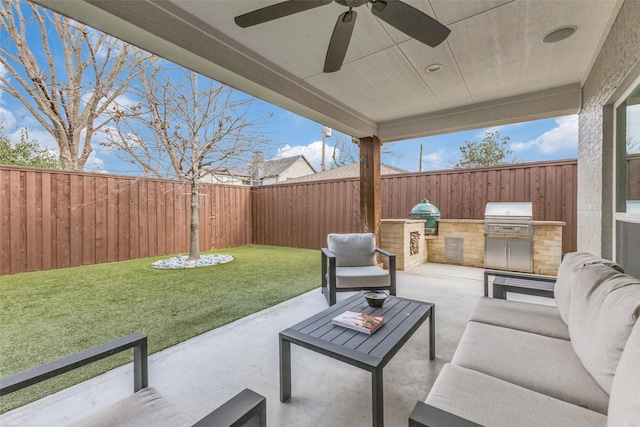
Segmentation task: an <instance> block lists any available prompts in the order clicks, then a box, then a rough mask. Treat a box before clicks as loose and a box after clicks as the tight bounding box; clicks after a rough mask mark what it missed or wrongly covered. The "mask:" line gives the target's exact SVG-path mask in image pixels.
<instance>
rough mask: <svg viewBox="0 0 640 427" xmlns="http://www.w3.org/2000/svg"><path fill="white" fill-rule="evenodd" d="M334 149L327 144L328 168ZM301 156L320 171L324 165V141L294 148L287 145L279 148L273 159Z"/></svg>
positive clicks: (326, 160) (326, 158) (326, 162)
mask: <svg viewBox="0 0 640 427" xmlns="http://www.w3.org/2000/svg"><path fill="white" fill-rule="evenodd" d="M333 149H334V147H333V146H331V145H329V144H325V151H324V159H325V164H326V165H327V166H329V165H330V164H331V160H332V159H331V156H332V155H333ZM338 154H340V153H336V156H337V155H338ZM299 155H303V156H304V157H305V158H306V159H307V161H309V163H311V165H312V166H313V167H314V168H315V169H316V170H320V165H321V164H322V141H314V142H312V143H311V144H309V145H295V146H293V147H292V146H290V145H289V144H287V145H285V146H284V147H280V148H278V152H277V153H276V155H275V156H273V158H274V159H281V158H283V157H292V156H299Z"/></svg>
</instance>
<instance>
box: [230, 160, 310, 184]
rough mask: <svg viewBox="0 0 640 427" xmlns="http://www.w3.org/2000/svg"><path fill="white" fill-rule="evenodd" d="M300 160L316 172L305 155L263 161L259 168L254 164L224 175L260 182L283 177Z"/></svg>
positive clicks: (232, 170)
mask: <svg viewBox="0 0 640 427" xmlns="http://www.w3.org/2000/svg"><path fill="white" fill-rule="evenodd" d="M300 159H302V160H304V161H305V162H306V163H307V164H308V165H309V168H310V169H311V170H313V171H315V169H313V166H311V164H310V163H309V161H308V160H307V159H306V158H305V157H304V156H303V155H298V156H291V157H283V158H280V159H273V160H261V161H259V162H260V165H259V166H258V167H256V165H254V164H253V163H252V164H249V165H248V166H247V167H244V168H238V169H230V170H229V171H228V172H225V173H224V174H222V175H231V176H236V177H238V178H244V177H246V178H252V179H254V180H260V179H263V178H269V177H272V176H279V175H281V174H282V173H283V172H285V171H286V170H287V169H289V168H290V167H291V166H292V165H293V164H294V163H295V162H297V161H298V160H300ZM218 175H220V173H218ZM312 175H313V174H312Z"/></svg>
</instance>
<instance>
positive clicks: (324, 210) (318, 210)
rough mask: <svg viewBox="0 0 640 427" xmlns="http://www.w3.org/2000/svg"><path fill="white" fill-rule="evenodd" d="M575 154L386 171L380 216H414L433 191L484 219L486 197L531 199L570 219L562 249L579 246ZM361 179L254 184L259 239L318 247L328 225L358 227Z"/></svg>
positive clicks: (447, 212)
mask: <svg viewBox="0 0 640 427" xmlns="http://www.w3.org/2000/svg"><path fill="white" fill-rule="evenodd" d="M576 183H577V161H576V160H575V159H574V160H565V161H557V162H539V163H524V164H513V165H505V166H494V167H486V168H473V169H455V170H447V171H436V172H421V173H409V174H400V175H390V176H383V177H382V201H381V202H382V218H386V219H397V218H408V217H409V211H410V210H411V208H412V207H413V206H414V205H416V204H417V203H419V202H420V201H421V200H422V199H424V198H427V199H429V201H430V202H431V203H433V204H435V205H436V206H437V207H438V208H439V209H440V213H441V216H442V218H447V219H484V208H485V205H486V204H487V202H507V201H510V202H518V201H531V202H533V219H534V220H536V221H564V222H566V223H567V225H566V226H565V227H564V231H563V251H565V252H569V251H575V250H576V242H577V238H576V204H577V189H576ZM359 197H360V196H359V182H358V179H357V178H353V179H345V180H340V181H319V182H313V183H299V184H278V185H272V186H265V187H254V189H253V215H252V217H253V242H254V243H257V244H264V245H283V246H294V247H302V248H310V249H317V248H320V247H323V246H326V236H327V234H328V233H343V232H354V231H358V230H360V219H359V215H358V210H359Z"/></svg>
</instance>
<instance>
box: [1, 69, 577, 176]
mask: <svg viewBox="0 0 640 427" xmlns="http://www.w3.org/2000/svg"><path fill="white" fill-rule="evenodd" d="M3 72H5V71H4V70H3V69H2V68H1V66H0V73H3ZM265 109H266V110H268V111H269V112H271V113H272V114H273V115H272V117H271V118H269V119H268V122H267V123H265V125H264V126H263V131H264V133H265V135H266V137H267V138H268V140H269V142H268V144H267V146H266V147H265V149H264V153H263V154H264V158H265V159H272V158H277V157H287V156H296V155H300V154H302V155H304V156H305V158H306V159H307V160H308V161H309V163H311V165H312V166H313V167H314V169H315V170H316V171H320V170H321V159H322V154H321V153H322V134H323V132H322V128H323V126H322V124H320V123H316V122H313V121H311V120H308V119H306V118H304V117H302V116H299V115H297V114H295V113H292V112H289V111H286V110H283V109H281V108H279V107H276V106H273V105H270V104H267V103H265V102H262V101H260V102H259V103H258V105H257V109H256V111H258V110H259V111H261V112H262V111H264V110H265ZM0 123H2V124H3V125H4V127H5V132H6V133H7V135H8V136H9V140H10V141H11V142H13V143H15V142H18V141H19V140H20V131H21V129H24V128H25V127H26V128H27V129H28V132H29V138H30V139H33V140H36V141H38V143H40V145H42V146H45V147H48V148H51V149H52V150H54V151H56V152H57V145H56V143H55V140H54V139H53V137H52V136H51V135H50V134H48V133H47V132H46V131H45V130H44V129H43V128H42V127H41V126H40V125H39V123H38V122H37V121H36V120H35V118H34V117H33V116H31V114H30V113H29V112H28V111H27V110H26V109H25V108H24V106H23V105H22V104H21V103H20V101H18V100H17V99H15V98H13V97H11V96H10V95H9V94H7V93H4V92H2V91H0ZM496 131H497V132H499V135H500V139H502V137H505V136H508V137H509V138H510V141H509V144H508V148H509V149H510V150H513V157H515V158H516V159H517V160H518V161H521V162H535V161H542V160H557V159H569V158H575V157H577V149H578V116H577V115H572V116H564V117H557V118H552V119H545V120H536V121H531V122H524V123H517V124H511V125H505V126H499V127H492V128H481V129H476V130H471V131H465V132H458V133H451V134H446V135H439V136H431V137H424V138H417V139H411V140H404V141H398V142H392V143H387V144H384V145H383V155H382V161H383V163H385V164H387V165H390V166H394V167H397V168H400V169H403V170H405V171H408V172H417V171H419V170H420V160H419V157H420V146H421V145H422V153H423V155H422V170H423V171H429V170H441V169H451V168H452V167H453V164H454V163H455V162H456V160H458V159H459V157H460V149H459V147H460V146H461V145H463V144H464V143H465V141H478V142H479V141H482V139H483V137H484V134H485V132H496ZM345 139H346V140H347V141H348V140H350V137H347V136H344V135H342V134H340V133H339V132H337V131H333V132H332V134H331V136H330V137H328V138H325V144H326V146H325V159H326V164H327V165H329V164H330V163H331V159H330V156H331V153H332V151H333V148H334V147H335V146H336V143H337V142H338V141H340V140H342V141H344V140H345ZM99 140H100V135H98V136H97V137H96V138H94V141H93V144H92V145H93V146H94V150H95V151H94V153H93V154H92V155H91V157H90V159H89V162H88V164H87V166H86V167H85V170H86V171H91V172H102V173H111V174H137V169H135V168H134V167H132V166H131V165H130V164H127V163H125V162H122V161H121V160H120V159H119V158H118V157H117V156H116V155H114V153H113V152H112V151H111V150H109V149H105V148H102V147H100V146H99V144H98V143H99ZM354 152H356V151H354Z"/></svg>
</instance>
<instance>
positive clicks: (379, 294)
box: [364, 291, 387, 308]
mask: <svg viewBox="0 0 640 427" xmlns="http://www.w3.org/2000/svg"><path fill="white" fill-rule="evenodd" d="M364 299H366V300H367V304H369V307H374V308H379V307H382V304H384V301H385V300H386V299H387V293H386V292H385V291H370V292H367V293H366V294H364Z"/></svg>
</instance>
